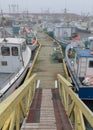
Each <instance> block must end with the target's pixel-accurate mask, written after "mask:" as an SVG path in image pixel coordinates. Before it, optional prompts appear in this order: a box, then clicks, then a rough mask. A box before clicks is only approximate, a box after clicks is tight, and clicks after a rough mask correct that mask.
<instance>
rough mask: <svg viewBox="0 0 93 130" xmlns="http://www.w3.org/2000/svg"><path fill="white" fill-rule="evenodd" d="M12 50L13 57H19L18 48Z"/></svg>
mask: <svg viewBox="0 0 93 130" xmlns="http://www.w3.org/2000/svg"><path fill="white" fill-rule="evenodd" d="M11 50H12V55H13V56H18V48H17V47H12V48H11Z"/></svg>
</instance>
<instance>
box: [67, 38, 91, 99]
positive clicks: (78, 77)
mask: <svg viewBox="0 0 93 130" xmlns="http://www.w3.org/2000/svg"><path fill="white" fill-rule="evenodd" d="M89 39H90V42H89ZM89 39H88V40H87V42H86V41H85V40H83V41H78V42H75V43H71V44H69V45H68V46H67V47H66V50H65V59H66V65H67V68H68V71H69V74H70V77H71V80H72V83H73V84H74V85H73V86H74V87H73V89H74V91H75V92H76V93H78V95H79V97H80V98H81V99H82V100H93V37H92V38H89ZM86 43H87V44H86Z"/></svg>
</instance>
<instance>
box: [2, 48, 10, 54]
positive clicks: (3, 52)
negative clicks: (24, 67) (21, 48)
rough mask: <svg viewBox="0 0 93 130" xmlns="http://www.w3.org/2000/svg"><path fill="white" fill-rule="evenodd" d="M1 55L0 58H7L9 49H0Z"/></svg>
mask: <svg viewBox="0 0 93 130" xmlns="http://www.w3.org/2000/svg"><path fill="white" fill-rule="evenodd" d="M1 54H2V56H9V55H10V48H9V47H1Z"/></svg>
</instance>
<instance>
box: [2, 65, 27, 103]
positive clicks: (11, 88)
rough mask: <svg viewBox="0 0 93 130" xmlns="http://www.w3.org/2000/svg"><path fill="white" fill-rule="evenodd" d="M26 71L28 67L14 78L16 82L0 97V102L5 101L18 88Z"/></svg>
mask: <svg viewBox="0 0 93 130" xmlns="http://www.w3.org/2000/svg"><path fill="white" fill-rule="evenodd" d="M27 70H28V67H26V68H25V69H24V71H23V72H22V73H21V74H20V75H19V76H18V77H17V78H16V80H15V81H14V82H13V83H12V84H11V85H10V86H9V88H8V89H7V90H6V91H5V92H4V93H2V94H1V95H0V102H1V101H3V100H5V99H6V98H7V97H8V96H9V95H10V94H11V93H13V92H14V91H15V90H16V89H17V88H18V87H19V85H20V84H21V83H22V81H23V79H24V77H25V75H26V73H27Z"/></svg>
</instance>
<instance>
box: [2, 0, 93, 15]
mask: <svg viewBox="0 0 93 130" xmlns="http://www.w3.org/2000/svg"><path fill="white" fill-rule="evenodd" d="M14 6H15V7H14ZM13 7H14V8H13ZM65 8H66V9H67V11H68V12H71V13H78V14H81V13H85V14H87V13H89V14H90V15H91V14H92V15H93V0H0V10H3V11H4V12H13V11H14V12H23V11H28V12H42V13H43V12H45V11H47V10H49V12H51V13H53V12H63V11H64V9H65Z"/></svg>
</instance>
